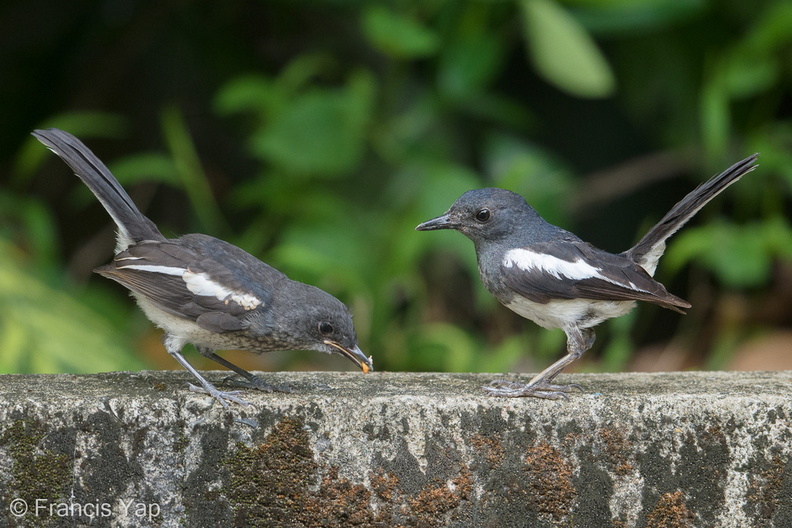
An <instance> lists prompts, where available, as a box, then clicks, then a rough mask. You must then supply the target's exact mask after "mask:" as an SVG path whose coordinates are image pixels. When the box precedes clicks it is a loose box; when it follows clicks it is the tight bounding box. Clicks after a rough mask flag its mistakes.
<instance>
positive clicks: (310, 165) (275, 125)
mask: <svg viewBox="0 0 792 528" xmlns="http://www.w3.org/2000/svg"><path fill="white" fill-rule="evenodd" d="M373 97H374V83H373V79H372V78H371V76H370V75H368V74H365V73H362V72H358V73H356V74H353V75H352V76H351V78H350V80H349V82H348V83H347V86H346V87H345V88H342V89H329V88H328V89H318V88H313V89H309V90H307V91H306V92H305V93H303V94H300V95H296V96H294V97H293V98H292V100H291V101H290V103H289V104H288V105H286V106H284V107H282V108H280V109H279V111H278V112H277V113H275V115H273V116H272V119H271V121H270V122H269V123H267V125H266V126H265V127H264V129H263V130H262V131H261V133H259V134H257V135H256V136H255V137H254V138H253V143H252V148H253V151H254V153H255V154H257V155H258V156H261V157H263V158H265V159H268V160H270V161H271V162H272V163H273V164H275V165H278V166H280V167H281V168H282V169H284V170H286V171H288V172H292V173H294V174H295V175H300V174H303V175H314V176H320V175H321V176H330V177H334V176H338V175H340V174H343V173H344V172H345V171H348V170H350V169H352V168H353V167H354V166H355V165H356V164H357V163H358V161H359V160H360V157H361V155H362V150H363V145H364V139H365V137H364V131H365V127H366V125H367V124H368V120H369V114H370V112H371V105H372V103H373Z"/></svg>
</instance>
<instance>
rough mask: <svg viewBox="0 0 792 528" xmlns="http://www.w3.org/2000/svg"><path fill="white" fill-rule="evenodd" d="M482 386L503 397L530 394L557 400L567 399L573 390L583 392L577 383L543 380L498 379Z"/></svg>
mask: <svg viewBox="0 0 792 528" xmlns="http://www.w3.org/2000/svg"><path fill="white" fill-rule="evenodd" d="M481 388H482V389H484V390H485V391H486V392H488V393H490V394H492V395H493V396H500V397H502V398H522V397H527V396H530V397H533V398H544V399H547V400H557V399H559V398H564V399H567V395H566V393H567V392H572V391H573V390H578V391H580V392H583V387H581V386H580V385H578V384H577V383H570V384H569V385H554V384H552V383H549V382H547V381H542V380H539V381H537V382H532V383H517V382H514V381H508V380H504V379H497V380H493V381H491V382H490V384H489V385H485V386H484V387H481Z"/></svg>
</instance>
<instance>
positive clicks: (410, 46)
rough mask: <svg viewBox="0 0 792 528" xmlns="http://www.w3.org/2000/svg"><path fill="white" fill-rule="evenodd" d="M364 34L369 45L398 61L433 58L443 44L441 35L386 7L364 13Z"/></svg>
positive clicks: (368, 9)
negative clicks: (398, 59)
mask: <svg viewBox="0 0 792 528" xmlns="http://www.w3.org/2000/svg"><path fill="white" fill-rule="evenodd" d="M362 25H363V34H364V35H365V36H366V38H368V40H369V42H371V44H372V45H373V46H374V47H375V48H377V49H378V50H380V51H381V52H383V53H385V54H386V55H390V56H392V57H395V58H400V59H414V58H419V57H427V56H429V55H433V54H434V53H435V52H436V51H437V48H438V46H439V44H440V41H439V38H438V37H437V35H436V34H435V33H434V31H432V30H431V29H429V28H428V27H426V26H424V25H423V24H421V23H420V22H418V21H417V20H415V19H414V18H412V17H410V16H409V15H407V14H405V13H399V12H396V11H392V10H390V9H388V8H387V7H385V6H382V5H369V6H367V7H366V8H365V9H364V11H363V18H362Z"/></svg>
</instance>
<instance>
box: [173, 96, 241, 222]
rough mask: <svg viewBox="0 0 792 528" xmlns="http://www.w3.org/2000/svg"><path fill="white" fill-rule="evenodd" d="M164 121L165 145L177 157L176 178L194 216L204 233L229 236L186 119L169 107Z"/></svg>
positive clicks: (175, 108)
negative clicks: (190, 205) (217, 233)
mask: <svg viewBox="0 0 792 528" xmlns="http://www.w3.org/2000/svg"><path fill="white" fill-rule="evenodd" d="M161 120H162V131H163V133H164V135H165V141H166V142H167V143H168V148H169V149H170V151H171V155H172V156H173V165H174V167H175V168H176V172H175V174H176V176H177V177H178V178H179V180H180V181H181V184H182V189H184V191H185V192H186V193H187V196H188V197H189V198H190V203H191V204H192V209H193V212H194V214H195V215H196V216H197V217H198V218H199V219H200V220H201V224H202V225H203V230H204V231H209V232H215V233H216V232H219V231H226V232H228V231H229V229H228V226H227V225H226V222H225V219H224V218H223V216H222V214H221V213H220V208H219V207H218V205H217V202H216V201H215V198H214V194H213V193H212V189H211V188H210V187H209V181H208V179H207V177H206V173H205V172H204V170H203V167H202V166H201V160H200V159H199V158H198V153H197V152H196V151H195V145H194V143H193V141H192V137H191V136H190V132H189V130H187V124H186V123H185V122H184V116H183V115H182V113H181V111H180V110H179V109H178V108H177V107H176V106H174V105H168V106H166V107H165V108H164V109H163V110H162V114H161Z"/></svg>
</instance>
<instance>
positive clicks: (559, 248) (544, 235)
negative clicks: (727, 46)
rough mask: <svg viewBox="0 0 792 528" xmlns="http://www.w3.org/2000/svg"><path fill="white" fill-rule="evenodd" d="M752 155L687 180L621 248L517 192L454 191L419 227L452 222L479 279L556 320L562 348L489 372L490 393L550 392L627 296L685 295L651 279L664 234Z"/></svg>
mask: <svg viewBox="0 0 792 528" xmlns="http://www.w3.org/2000/svg"><path fill="white" fill-rule="evenodd" d="M756 157H757V155H753V156H751V157H749V158H746V159H745V160H743V161H741V162H739V163H736V164H734V165H733V166H731V167H730V168H728V169H727V170H725V171H724V172H722V173H721V174H719V175H717V176H715V177H713V178H711V179H710V180H709V181H707V182H705V183H704V184H702V185H700V186H699V187H697V188H696V189H695V190H693V191H692V192H691V193H689V194H688V195H687V196H686V197H685V198H683V199H682V200H681V201H680V202H679V203H678V204H676V205H675V206H674V207H673V208H672V209H671V211H669V212H668V214H666V215H665V216H664V217H663V219H662V220H660V222H658V223H657V224H656V225H655V226H654V227H653V228H652V229H650V230H649V232H648V233H647V234H646V235H645V236H644V237H643V238H642V239H641V240H640V241H639V242H638V243H637V244H636V245H635V246H633V247H632V248H631V249H629V250H627V251H625V252H623V253H620V254H618V255H615V254H612V253H608V252H606V251H603V250H601V249H598V248H596V247H594V246H592V245H591V244H588V243H586V242H584V241H583V240H581V239H580V238H578V237H577V236H575V235H574V234H572V233H570V232H569V231H566V230H564V229H562V228H560V227H557V226H554V225H552V224H549V223H548V222H546V221H545V220H544V219H543V218H541V217H540V216H539V214H538V213H537V212H536V211H535V210H534V209H533V208H532V207H531V206H529V205H528V204H527V203H526V201H525V199H524V198H523V197H521V196H520V195H518V194H516V193H513V192H511V191H506V190H503V189H493V188H490V189H477V190H472V191H468V192H466V193H465V194H463V195H462V196H461V197H460V198H459V199H458V200H457V201H456V202H455V203H454V204H453V205H452V206H451V208H450V209H449V210H448V211H447V212H446V213H445V214H444V215H442V216H439V217H437V218H434V219H432V220H429V221H427V222H424V223H422V224H420V225H419V226H418V227H416V229H417V230H419V231H429V230H436V229H454V230H457V231H459V232H461V233H462V234H464V235H465V236H467V237H468V238H470V239H471V240H472V241H473V244H474V245H475V248H476V256H477V259H478V268H479V274H480V276H481V280H482V282H483V283H484V285H485V287H486V288H487V289H488V290H489V291H490V292H491V293H492V294H493V295H494V296H495V297H496V298H497V299H498V300H499V301H500V302H501V303H503V304H504V305H505V306H507V307H508V308H509V309H511V310H513V311H515V312H517V313H518V314H520V315H522V316H523V317H526V318H528V319H530V320H532V321H534V322H536V323H537V324H539V325H540V326H543V327H545V328H561V329H562V330H564V332H565V333H566V336H567V355H566V356H565V357H563V358H562V359H560V360H559V361H557V362H556V363H554V364H553V365H551V366H550V367H548V368H547V369H545V370H544V371H543V372H541V373H540V374H538V375H537V376H535V377H534V378H533V379H532V380H531V381H530V382H529V383H528V384H525V385H522V384H515V383H511V382H507V381H503V380H496V382H493V385H491V386H488V387H485V389H486V390H488V391H489V392H491V393H493V394H495V395H499V396H536V397H542V398H557V397H560V396H563V395H564V392H566V391H568V390H569V389H570V388H573V387H574V386H564V385H555V384H553V383H552V381H553V379H554V378H555V377H556V376H557V375H558V373H559V372H561V370H562V369H563V368H564V367H566V366H567V365H568V364H569V363H571V362H572V361H574V360H575V359H577V358H578V357H580V355H582V354H583V352H585V351H586V350H587V349H588V348H590V347H591V345H592V344H593V342H594V332H593V330H592V328H593V327H594V326H596V325H597V324H599V323H601V322H602V321H604V320H606V319H610V318H612V317H618V316H621V315H624V314H626V313H628V312H629V311H630V310H631V309H632V308H633V307H634V305H635V301H646V302H650V303H654V304H657V305H660V306H662V307H664V308H669V309H671V310H675V311H678V312H682V313H684V312H683V309H685V308H690V304H689V303H688V302H687V301H685V300H683V299H681V298H679V297H677V296H675V295H673V294H671V293H669V292H668V291H667V290H666V288H665V287H664V286H663V285H662V284H660V283H659V282H657V281H656V280H654V279H653V278H652V275H654V272H655V269H656V267H657V262H658V260H659V258H660V256H661V255H662V254H663V251H664V250H665V241H666V240H667V239H668V237H670V236H671V235H673V234H674V233H675V232H676V231H677V230H679V229H680V228H681V227H682V226H683V225H684V224H685V223H686V222H687V221H688V220H689V219H690V218H692V217H693V215H695V214H696V213H697V212H698V211H699V210H700V209H701V208H702V207H704V205H706V204H707V203H708V202H709V201H710V200H712V199H713V198H714V197H715V196H717V195H718V194H719V193H720V192H722V191H723V190H724V189H726V188H727V187H728V186H729V185H731V184H733V183H734V182H736V181H737V180H738V179H739V178H740V177H741V176H743V175H745V174H746V173H748V172H750V171H752V170H753V169H754V168H755V165H754V163H755V161H756Z"/></svg>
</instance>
